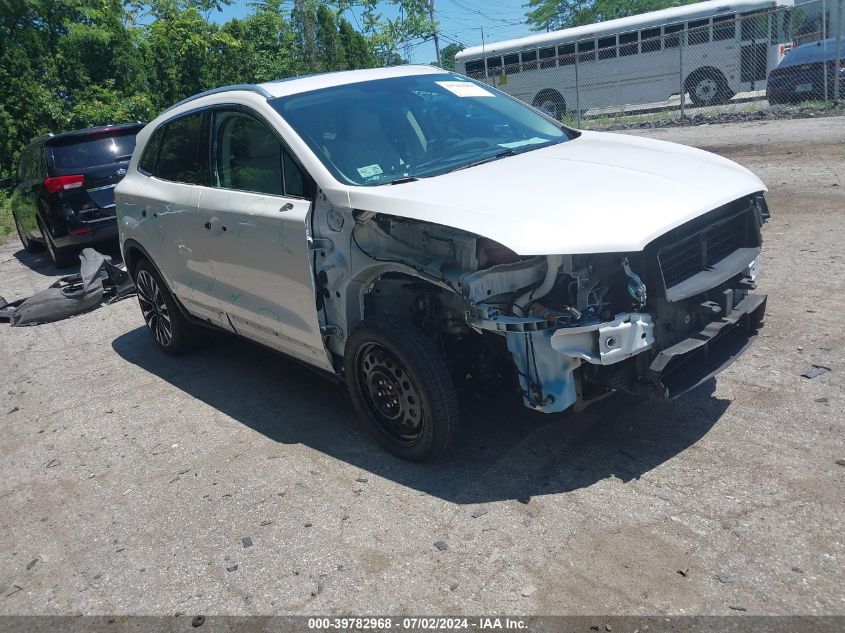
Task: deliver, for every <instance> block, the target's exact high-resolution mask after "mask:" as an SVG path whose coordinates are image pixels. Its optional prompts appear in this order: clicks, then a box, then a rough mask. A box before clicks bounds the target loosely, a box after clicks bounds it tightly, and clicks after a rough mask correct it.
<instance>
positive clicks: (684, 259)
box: [657, 208, 759, 288]
mask: <svg viewBox="0 0 845 633" xmlns="http://www.w3.org/2000/svg"><path fill="white" fill-rule="evenodd" d="M752 214H753V209H752V208H748V209H745V210H743V211H740V212H738V213H733V214H732V215H730V216H728V217H726V218H722V219H720V220H717V221H715V222H713V223H712V224H708V225H706V226H704V227H699V228H698V229H697V230H695V231H694V232H692V233H691V234H688V235H686V236H683V237H681V238H680V239H679V240H677V241H674V242H672V243H670V244H666V245H664V246H663V247H662V248H660V250H659V251H658V253H657V259H658V263H659V265H660V270H661V272H662V274H663V283H664V285H665V287H666V288H671V287H673V286H677V285H678V284H680V283H681V282H683V281H686V280H687V279H689V278H691V277H693V276H694V275H696V274H698V273H700V272H702V271H705V270H710V269H711V268H712V267H713V266H715V265H716V264H718V263H719V262H720V261H722V260H723V259H725V258H726V257H728V256H729V255H731V254H732V253H734V252H735V251H737V250H738V249H740V248H744V247H753V246H758V245H759V239H758V238H757V239H755V238H754V236H753V230H752V227H753V226H755V225H754V224H752V221H753V219H754V216H753V215H752ZM757 234H758V235H759V229H758V230H757Z"/></svg>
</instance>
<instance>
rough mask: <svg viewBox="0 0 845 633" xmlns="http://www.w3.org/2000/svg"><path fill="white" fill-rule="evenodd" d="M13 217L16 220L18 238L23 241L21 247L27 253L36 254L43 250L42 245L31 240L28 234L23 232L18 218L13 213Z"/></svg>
mask: <svg viewBox="0 0 845 633" xmlns="http://www.w3.org/2000/svg"><path fill="white" fill-rule="evenodd" d="M12 216H13V217H14V218H15V229H16V230H17V232H18V237H19V238H20V240H21V246H23V249H24V250H25V251H26V252H27V253H35V252H36V251H39V250H40V249H41V244H39V243H38V242H36V241H35V240H31V239H29V236H28V235H27V234H26V231H24V230H23V228H22V227H21V224H20V222H18V218H17V217H16V216H15V214H14V213H13V214H12Z"/></svg>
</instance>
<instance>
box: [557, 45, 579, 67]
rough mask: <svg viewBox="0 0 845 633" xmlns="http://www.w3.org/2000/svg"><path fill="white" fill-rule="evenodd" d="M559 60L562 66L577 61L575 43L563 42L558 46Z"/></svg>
mask: <svg viewBox="0 0 845 633" xmlns="http://www.w3.org/2000/svg"><path fill="white" fill-rule="evenodd" d="M557 61H558V63H559V64H560V65H561V66H571V65H572V64H574V63H575V44H562V45H561V46H558V47H557Z"/></svg>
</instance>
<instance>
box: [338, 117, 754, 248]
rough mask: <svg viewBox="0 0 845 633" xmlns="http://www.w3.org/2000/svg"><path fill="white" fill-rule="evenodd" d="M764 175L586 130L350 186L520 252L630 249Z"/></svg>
mask: <svg viewBox="0 0 845 633" xmlns="http://www.w3.org/2000/svg"><path fill="white" fill-rule="evenodd" d="M765 189H766V187H765V185H764V184H763V183H762V182H761V181H760V179H759V178H757V177H756V176H755V175H754V174H752V173H751V172H750V171H748V170H747V169H745V168H744V167H742V166H740V165H737V164H736V163H734V162H732V161H730V160H728V159H726V158H722V157H721V156H717V155H716V154H711V153H710V152H705V151H702V150H698V149H695V148H692V147H687V146H684V145H677V144H675V143H667V142H665V141H656V140H653V139H646V138H640V137H634V136H626V135H622V134H608V133H602V132H582V133H581V134H580V136H578V137H577V138H575V139H572V140H571V141H567V142H565V143H561V144H558V145H553V146H551V147H546V148H543V149H538V150H534V151H530V152H526V153H524V154H519V155H517V156H511V157H506V158H503V159H501V160H497V161H494V162H492V163H486V164H483V165H478V166H476V167H470V168H468V169H462V170H458V171H454V172H451V173H448V174H443V175H441V176H435V177H431V178H422V179H420V180H417V181H413V182H407V183H403V184H397V185H380V186H375V187H349V188H348V190H347V191H348V196H349V204H350V205H351V207H352V208H354V209H361V210H365V211H373V212H376V213H383V214H388V215H393V216H397V217H403V218H412V219H416V220H422V221H425V222H433V223H435V224H441V225H445V226H451V227H454V228H457V229H461V230H464V231H467V232H470V233H474V234H476V235H480V236H483V237H487V238H490V239H492V240H495V241H497V242H499V243H501V244H503V245H504V246H507V247H508V248H510V249H511V250H513V251H515V252H516V253H518V254H519V255H549V254H572V255H575V254H586V253H609V252H631V251H639V250H642V249H643V248H644V247H645V245H646V244H648V243H649V242H651V241H652V240H653V239H655V238H657V237H659V236H660V235H662V234H664V233H666V232H667V231H669V230H671V229H673V228H675V227H676V226H679V225H681V224H683V223H684V222H687V221H689V220H691V219H693V218H695V217H698V216H700V215H702V214H704V213H707V212H708V211H711V210H713V209H715V208H717V207H719V206H721V205H723V204H726V203H728V202H731V201H732V200H736V199H737V198H740V197H742V196H745V195H748V194H751V193H755V192H758V191H764V190H765Z"/></svg>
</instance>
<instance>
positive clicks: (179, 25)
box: [0, 0, 434, 177]
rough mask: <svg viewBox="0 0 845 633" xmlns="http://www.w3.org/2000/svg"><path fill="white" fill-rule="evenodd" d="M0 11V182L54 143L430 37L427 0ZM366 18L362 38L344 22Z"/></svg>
mask: <svg viewBox="0 0 845 633" xmlns="http://www.w3.org/2000/svg"><path fill="white" fill-rule="evenodd" d="M231 2H232V0H0V177H2V176H5V175H8V174H10V173H12V172H13V171H14V168H15V164H16V162H17V157H18V154H19V153H20V150H21V149H22V148H23V147H24V146H25V145H26V144H27V143H29V141H30V140H31V139H32V138H34V137H36V136H38V135H40V134H43V133H45V132H49V131H53V132H57V131H62V130H68V129H75V128H80V127H86V126H91V125H100V124H105V123H120V122H124V121H134V120H149V119H150V118H152V117H154V116H155V115H156V113H158V112H160V111H161V110H162V109H163V108H166V107H167V106H169V105H171V104H173V103H174V102H176V101H179V100H180V99H183V98H185V97H187V96H189V95H192V94H195V93H197V92H201V91H203V90H206V89H208V88H212V87H216V86H220V85H225V84H232V83H250V82H262V81H268V80H272V79H281V78H285V77H290V76H294V75H299V74H305V73H312V72H325V71H332V70H346V69H354V68H369V67H373V66H378V65H384V64H390V63H402V59H401V57H400V55H399V50H401V47H402V46H403V44H404V43H405V42H408V41H412V40H416V41H419V40H421V39H426V38H428V37H430V35H431V33H432V32H433V30H434V25H433V23H432V21H431V20H430V19H429V17H428V14H427V10H426V4H425V2H424V0H388V2H389V3H390V4H393V5H394V7H395V8H396V9H397V10H396V11H395V12H391V13H396V14H397V17H395V18H390V19H387V18H385V17H384V16H383V15H382V14H381V13H380V12H379V10H378V7H379V6H384V4H385V3H384V2H383V3H381V5H380V4H379V3H378V1H377V0H351V1H350V0H335V1H334V2H329V3H324V2H318V1H317V0H292V1H291V0H287V1H286V0H255V1H254V2H250V3H249V6H250V7H251V13H250V14H249V15H247V16H246V17H244V18H242V19H232V20H229V21H228V22H226V23H225V24H217V23H216V22H214V21H213V19H212V18H214V16H215V14H216V12H218V11H220V10H221V9H223V8H224V7H225V6H226V5H228V4H231ZM350 11H352V12H354V15H356V16H360V19H361V21H362V24H361V26H360V27H359V28H358V29H356V28H354V27H353V26H352V24H351V23H350V21H349V20H348V19H347V17H346V16H347V15H350V16H351V15H352V14H350Z"/></svg>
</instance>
